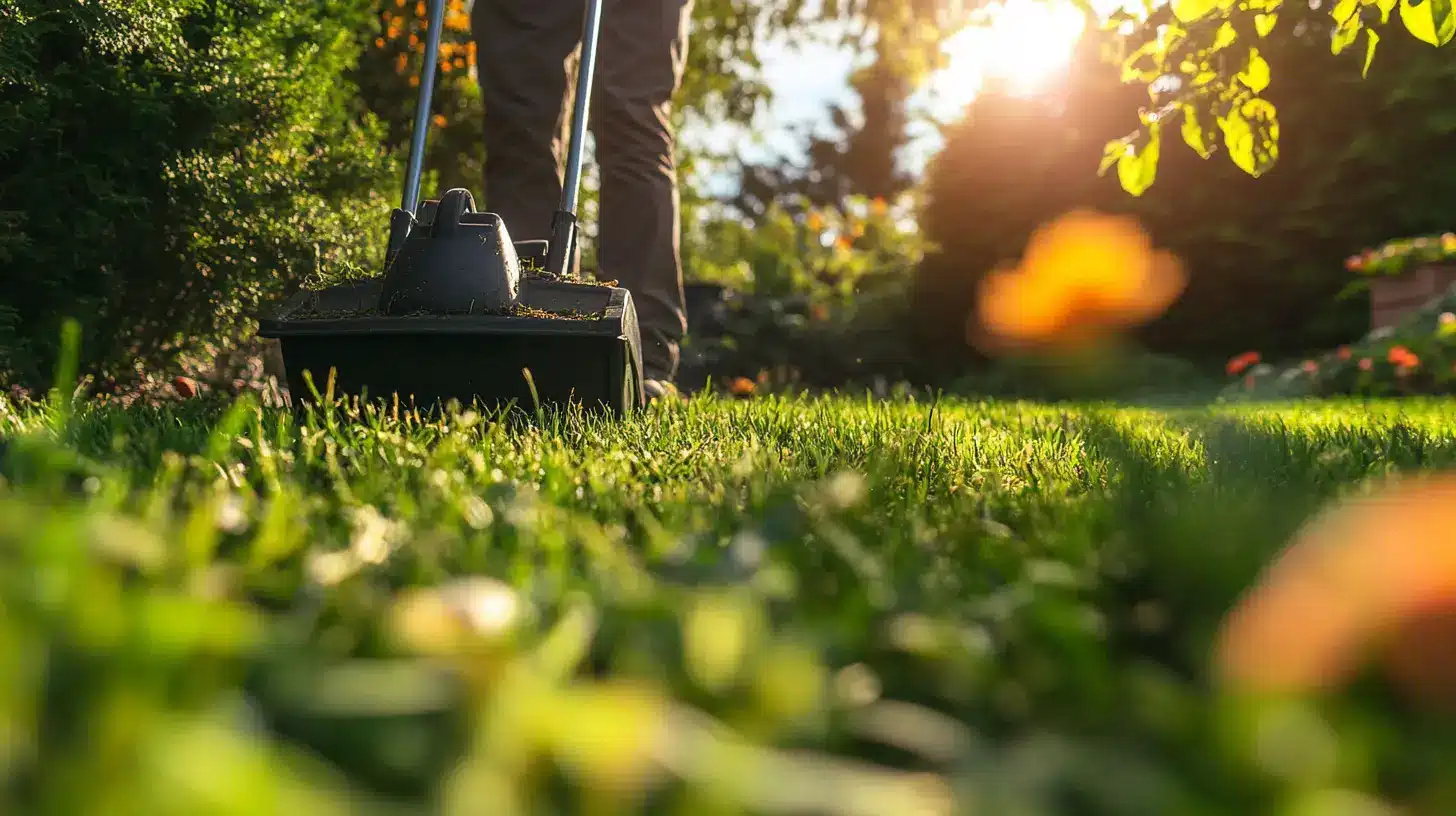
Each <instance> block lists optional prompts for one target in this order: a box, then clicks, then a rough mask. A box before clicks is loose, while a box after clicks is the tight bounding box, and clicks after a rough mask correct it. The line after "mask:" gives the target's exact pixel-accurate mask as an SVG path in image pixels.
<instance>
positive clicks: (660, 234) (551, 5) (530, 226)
mask: <svg viewBox="0 0 1456 816" xmlns="http://www.w3.org/2000/svg"><path fill="white" fill-rule="evenodd" d="M692 2H693V0H603V8H602V27H601V42H600V44H599V47H598V50H597V70H596V77H595V81H594V82H593V88H592V105H591V114H590V116H589V119H588V121H589V124H590V126H591V131H592V134H593V136H595V137H596V160H597V163H598V165H599V166H600V168H601V179H602V189H601V222H600V224H599V225H598V230H597V240H598V244H599V246H598V251H597V255H598V258H599V260H600V264H601V270H600V276H601V277H602V278H604V279H608V280H611V279H615V280H617V281H620V282H621V285H622V286H624V287H626V288H627V289H628V290H629V291H630V292H631V293H632V298H633V300H634V301H636V303H637V317H638V322H639V324H640V326H641V330H642V345H643V348H642V358H643V359H642V362H643V368H644V369H645V371H644V373H645V375H646V376H647V377H648V378H652V379H670V378H672V377H673V376H674V375H675V374H676V372H677V363H678V344H679V342H680V341H681V339H682V336H683V334H684V332H685V331H686V329H687V319H686V309H685V307H684V304H683V289H682V259H681V252H680V243H679V242H680V234H681V221H680V214H679V206H678V205H679V194H678V187H677V163H676V160H675V158H674V155H673V150H674V147H675V146H676V138H675V134H674V133H673V128H672V124H671V122H670V120H669V116H670V114H671V104H672V95H673V93H674V92H675V91H676V90H677V87H678V84H679V83H680V82H681V81H682V71H683V62H684V59H685V56H686V49H687V27H688V19H689V17H690V16H691V7H692ZM585 10H586V9H585V3H584V2H583V0H475V8H474V10H473V12H472V18H473V19H472V21H471V22H472V27H473V29H474V36H475V39H476V41H477V43H478V48H477V55H478V56H477V70H478V72H479V75H480V88H481V93H482V96H483V98H484V102H485V188H484V191H483V192H484V196H483V197H484V200H485V207H486V208H488V209H489V210H490V211H491V212H495V213H497V214H499V215H500V216H501V217H502V218H503V219H505V222H506V227H507V229H509V230H510V232H511V236H512V238H514V239H515V240H527V239H533V238H547V237H549V235H550V226H551V215H552V213H553V212H555V210H556V207H557V205H558V203H559V202H560V198H561V177H562V172H563V164H564V162H565V159H566V149H567V138H568V131H567V126H568V124H569V122H570V105H569V102H570V94H569V91H570V90H571V88H572V86H571V85H569V82H568V80H569V79H571V80H574V78H575V69H574V66H575V62H576V59H577V55H578V51H577V49H578V46H579V45H580V42H581V33H582V23H583V20H584V15H585Z"/></svg>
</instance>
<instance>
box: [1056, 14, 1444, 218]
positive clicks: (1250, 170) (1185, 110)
mask: <svg viewBox="0 0 1456 816" xmlns="http://www.w3.org/2000/svg"><path fill="white" fill-rule="evenodd" d="M1078 2H1082V0H1078ZM1326 2H1328V0H1326ZM1084 5H1085V3H1084ZM1312 7H1313V8H1315V9H1319V8H1321V7H1322V6H1321V2H1320V0H1315V2H1314V3H1313V5H1312ZM1291 10H1292V6H1286V4H1285V2H1284V0H1172V1H1171V2H1170V3H1168V4H1167V5H1164V6H1160V7H1158V8H1157V9H1156V10H1155V11H1153V12H1152V13H1151V14H1149V15H1147V16H1146V18H1145V19H1139V16H1138V15H1133V14H1131V13H1127V12H1121V13H1118V14H1115V15H1112V16H1111V17H1109V18H1108V19H1107V21H1106V23H1105V25H1106V26H1107V28H1108V29H1109V30H1114V29H1115V30H1118V31H1120V32H1123V33H1125V34H1126V37H1125V39H1124V40H1123V42H1122V44H1121V45H1120V46H1119V47H1118V48H1117V49H1116V50H1115V51H1114V52H1113V53H1112V54H1111V55H1110V56H1111V57H1112V58H1113V59H1115V60H1116V61H1117V62H1118V63H1120V65H1121V69H1122V78H1123V80H1124V81H1126V82H1129V83H1133V84H1137V85H1141V86H1144V87H1145V88H1146V90H1147V93H1148V99H1149V104H1148V105H1146V106H1144V107H1143V108H1142V109H1141V110H1139V112H1138V121H1139V127H1138V129H1137V130H1136V131H1135V132H1134V133H1132V134H1131V135H1127V136H1123V137H1120V138H1117V139H1113V140H1111V141H1109V142H1108V143H1107V145H1106V147H1105V150H1104V153H1103V159H1102V164H1101V168H1100V171H1099V172H1104V173H1105V172H1107V171H1108V170H1109V169H1111V168H1112V167H1113V166H1114V165H1115V166H1116V167H1117V177H1118V181H1119V182H1120V183H1121V185H1122V187H1123V189H1124V190H1126V191H1127V192H1129V193H1131V194H1133V195H1135V196H1137V195H1142V194H1143V193H1144V192H1146V191H1147V189H1148V188H1149V187H1150V186H1151V185H1152V184H1153V181H1154V180H1155V178H1156V177H1157V171H1158V164H1159V159H1160V157H1161V156H1163V155H1165V153H1164V151H1163V149H1162V148H1163V143H1164V141H1165V140H1167V139H1179V138H1181V140H1182V141H1183V142H1184V143H1185V144H1186V145H1187V146H1188V147H1189V148H1191V149H1192V150H1193V151H1194V152H1195V153H1197V154H1198V155H1199V156H1201V157H1203V158H1207V157H1209V156H1211V155H1212V154H1213V153H1214V152H1217V151H1219V150H1220V149H1221V150H1222V151H1223V152H1225V153H1227V154H1228V157H1229V159H1230V160H1231V161H1232V162H1233V163H1234V165H1235V166H1237V167H1238V168H1239V169H1240V170H1242V171H1243V172H1245V173H1247V174H1248V175H1250V176H1253V177H1256V178H1257V177H1259V176H1262V175H1264V174H1266V173H1267V172H1268V171H1269V170H1270V169H1271V168H1273V166H1274V165H1275V163H1277V162H1278V161H1279V142H1280V117H1279V109H1278V108H1277V107H1276V106H1275V105H1274V103H1273V102H1271V101H1270V99H1269V98H1268V95H1267V94H1266V90H1267V89H1268V88H1269V87H1270V85H1271V84H1272V83H1273V82H1274V81H1275V79H1276V77H1275V75H1274V73H1273V72H1272V71H1271V70H1270V66H1269V62H1268V60H1267V59H1266V58H1265V55H1264V53H1263V49H1264V47H1265V43H1266V42H1267V40H1268V38H1269V37H1270V36H1271V34H1273V33H1274V32H1275V30H1276V29H1277V28H1278V27H1279V26H1281V25H1287V24H1288V21H1289V19H1290V18H1291V16H1293V15H1291V14H1290V11H1291ZM1392 16H1398V17H1399V18H1400V21H1401V23H1402V24H1403V27H1404V28H1405V30H1406V31H1407V32H1408V33H1409V34H1410V35H1411V36H1413V37H1415V38H1416V39H1417V40H1419V41H1421V42H1424V43H1426V44H1428V45H1431V46H1444V45H1446V44H1447V43H1449V42H1451V40H1452V39H1453V37H1456V11H1453V6H1452V2H1451V0H1335V2H1333V3H1332V4H1330V5H1329V12H1328V14H1327V15H1325V16H1324V19H1323V20H1318V21H1311V22H1309V23H1306V24H1307V25H1310V26H1311V27H1312V28H1313V30H1315V31H1318V32H1320V33H1322V34H1323V33H1324V32H1325V31H1328V35H1329V43H1330V45H1329V48H1330V51H1331V52H1332V53H1333V54H1336V55H1338V54H1342V53H1344V52H1345V51H1347V50H1348V49H1350V48H1352V47H1356V46H1359V47H1361V48H1362V49H1363V51H1362V52H1361V55H1360V59H1361V66H1362V67H1361V70H1362V72H1368V71H1369V69H1370V67H1371V63H1372V61H1373V59H1374V57H1375V52H1376V46H1377V45H1378V44H1379V43H1380V41H1381V35H1380V31H1381V30H1385V29H1386V28H1387V27H1388V26H1389V25H1390V23H1391V17H1392ZM1362 35H1363V36H1362ZM1174 128H1176V129H1177V134H1176V135H1175V134H1174V133H1173V132H1172V131H1173V130H1174Z"/></svg>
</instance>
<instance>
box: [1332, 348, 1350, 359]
mask: <svg viewBox="0 0 1456 816" xmlns="http://www.w3.org/2000/svg"><path fill="white" fill-rule="evenodd" d="M1335 356H1336V357H1339V358H1340V359H1341V360H1348V359H1350V347H1349V346H1340V347H1339V349H1337V350H1336V351H1335Z"/></svg>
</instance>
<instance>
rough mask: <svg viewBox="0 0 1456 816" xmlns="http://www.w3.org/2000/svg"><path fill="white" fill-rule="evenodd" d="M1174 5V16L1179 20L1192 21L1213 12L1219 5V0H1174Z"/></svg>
mask: <svg viewBox="0 0 1456 816" xmlns="http://www.w3.org/2000/svg"><path fill="white" fill-rule="evenodd" d="M1172 7H1173V16H1174V17H1177V18H1178V20H1179V22H1184V23H1191V22H1193V21H1194V20H1200V19H1202V18H1204V17H1207V16H1208V15H1209V14H1212V13H1213V10H1214V9H1215V8H1217V7H1218V0H1173V1H1172Z"/></svg>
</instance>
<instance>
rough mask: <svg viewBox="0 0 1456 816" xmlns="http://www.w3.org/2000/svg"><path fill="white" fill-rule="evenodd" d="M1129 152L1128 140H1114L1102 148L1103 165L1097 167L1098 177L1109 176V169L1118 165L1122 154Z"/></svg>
mask: <svg viewBox="0 0 1456 816" xmlns="http://www.w3.org/2000/svg"><path fill="white" fill-rule="evenodd" d="M1126 152H1127V140H1126V139H1113V140H1112V141H1110V142H1108V143H1107V144H1106V145H1104V146H1103V148H1102V163H1101V164H1099V165H1098V166H1097V175H1099V176H1104V175H1107V170H1108V168H1110V167H1112V165H1114V164H1117V160H1118V159H1120V158H1122V154H1123V153H1126Z"/></svg>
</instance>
